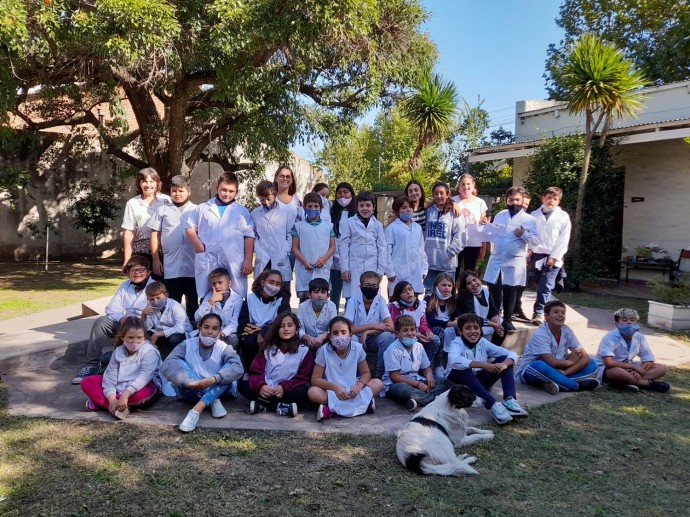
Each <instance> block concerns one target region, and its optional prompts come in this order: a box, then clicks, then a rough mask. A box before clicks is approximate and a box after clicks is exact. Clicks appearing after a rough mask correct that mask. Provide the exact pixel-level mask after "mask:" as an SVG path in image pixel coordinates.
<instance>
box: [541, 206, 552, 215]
mask: <svg viewBox="0 0 690 517" xmlns="http://www.w3.org/2000/svg"><path fill="white" fill-rule="evenodd" d="M554 210H555V208H549V207H548V206H544V205H542V206H541V211H542V212H544V213H545V214H548V213H549V212H553V211H554Z"/></svg>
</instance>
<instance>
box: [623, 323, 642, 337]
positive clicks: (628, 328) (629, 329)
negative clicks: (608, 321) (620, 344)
mask: <svg viewBox="0 0 690 517" xmlns="http://www.w3.org/2000/svg"><path fill="white" fill-rule="evenodd" d="M639 330H640V326H639V325H638V324H637V323H631V324H627V325H618V332H620V333H621V336H632V335H633V334H634V333H635V332H638V331H639Z"/></svg>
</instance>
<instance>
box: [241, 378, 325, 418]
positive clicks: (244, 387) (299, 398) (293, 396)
mask: <svg viewBox="0 0 690 517" xmlns="http://www.w3.org/2000/svg"><path fill="white" fill-rule="evenodd" d="M309 387H310V386H309V384H303V385H302V386H297V387H296V388H294V389H292V390H290V391H286V392H285V393H283V396H282V397H281V398H278V397H269V398H267V399H265V398H263V397H262V396H261V395H259V394H258V393H256V392H254V391H252V389H251V388H250V387H249V382H247V381H239V382H238V383H237V389H238V390H239V392H240V393H241V394H242V396H243V397H244V398H246V399H247V400H258V401H260V402H262V403H263V404H265V405H266V407H267V408H268V410H269V411H275V410H276V407H277V406H278V404H279V403H280V402H282V403H284V404H292V403H293V402H295V403H296V404H297V406H298V407H300V408H305V407H310V406H311V405H312V404H311V402H310V401H309V397H308V396H307V391H309Z"/></svg>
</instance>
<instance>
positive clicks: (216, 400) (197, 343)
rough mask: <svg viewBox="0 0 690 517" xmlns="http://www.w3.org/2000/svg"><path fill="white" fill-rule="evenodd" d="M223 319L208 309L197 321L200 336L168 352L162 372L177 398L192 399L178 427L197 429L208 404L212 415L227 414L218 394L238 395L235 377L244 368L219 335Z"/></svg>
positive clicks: (219, 416)
mask: <svg viewBox="0 0 690 517" xmlns="http://www.w3.org/2000/svg"><path fill="white" fill-rule="evenodd" d="M221 325H222V322H221V319H220V316H218V314H214V313H210V314H207V315H206V316H204V317H203V318H201V321H200V322H199V336H198V337H193V338H190V339H188V340H186V341H184V342H183V343H182V344H180V346H178V347H176V348H175V350H173V351H172V353H171V354H170V355H169V356H168V358H167V359H166V360H165V361H164V362H163V365H162V366H161V373H162V374H163V375H164V376H165V377H166V378H167V379H168V380H169V381H170V382H171V383H172V385H173V388H174V390H175V395H176V396H177V398H178V399H179V400H184V401H185V402H194V407H193V408H192V409H190V410H189V412H188V413H187V416H185V418H184V420H183V421H182V423H181V424H180V425H179V427H178V429H179V430H180V431H182V432H184V433H189V432H192V431H194V429H196V426H197V424H198V423H199V417H200V416H201V413H202V411H203V410H204V409H205V408H206V407H208V406H210V407H211V416H212V417H213V418H222V417H224V416H225V415H227V414H228V412H227V411H226V409H225V407H223V403H222V402H221V401H220V399H221V397H227V398H230V399H232V400H234V399H236V398H237V384H236V382H237V380H238V379H240V378H241V377H242V374H243V373H244V370H243V369H242V364H241V363H240V358H239V356H238V355H237V354H236V353H235V350H234V349H233V348H232V347H231V346H229V345H228V344H226V343H224V342H223V341H221V340H220V339H219V336H220V328H221Z"/></svg>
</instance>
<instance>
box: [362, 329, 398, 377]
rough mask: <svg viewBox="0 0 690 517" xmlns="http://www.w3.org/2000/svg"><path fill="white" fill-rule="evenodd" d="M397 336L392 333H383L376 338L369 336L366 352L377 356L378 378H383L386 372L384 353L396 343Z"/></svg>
mask: <svg viewBox="0 0 690 517" xmlns="http://www.w3.org/2000/svg"><path fill="white" fill-rule="evenodd" d="M395 339H396V338H395V334H393V333H392V332H381V333H380V334H376V335H375V336H372V335H369V336H367V342H366V343H363V344H366V348H365V350H366V352H367V353H370V352H371V353H372V354H376V372H375V373H376V377H378V378H379V379H380V378H381V377H383V374H384V372H385V371H386V366H385V365H384V364H383V353H384V352H385V351H386V349H388V347H389V346H390V344H391V343H392V342H393V341H395Z"/></svg>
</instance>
